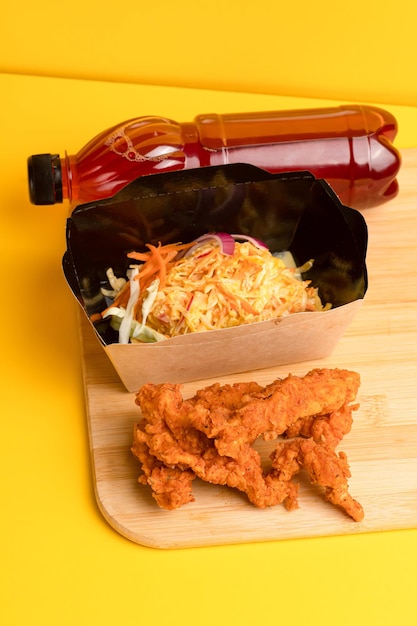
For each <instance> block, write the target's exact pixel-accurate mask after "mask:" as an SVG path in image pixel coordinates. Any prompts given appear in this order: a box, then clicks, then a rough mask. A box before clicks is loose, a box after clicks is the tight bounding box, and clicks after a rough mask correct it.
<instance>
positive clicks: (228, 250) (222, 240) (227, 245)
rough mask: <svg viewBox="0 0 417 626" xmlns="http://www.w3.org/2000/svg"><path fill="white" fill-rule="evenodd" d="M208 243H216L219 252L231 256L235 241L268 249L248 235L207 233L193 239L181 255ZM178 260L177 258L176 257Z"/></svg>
mask: <svg viewBox="0 0 417 626" xmlns="http://www.w3.org/2000/svg"><path fill="white" fill-rule="evenodd" d="M210 241H215V242H217V243H218V245H219V247H220V250H221V252H223V254H227V255H230V256H231V255H232V254H233V253H234V251H235V242H236V241H249V242H250V243H251V244H252V245H254V246H255V247H256V248H258V249H261V250H262V249H263V250H267V249H268V247H267V246H266V245H265V244H264V243H263V242H262V241H260V240H259V239H256V238H255V237H251V236H249V235H229V233H221V232H220V233H207V234H205V235H201V237H197V239H195V245H193V246H192V247H191V248H189V249H188V250H187V251H186V252H185V253H184V254H183V255H181V256H184V257H187V256H189V255H190V254H192V253H193V252H195V250H196V249H197V248H198V247H199V246H201V245H202V244H205V243H208V242H210ZM177 258H179V257H177Z"/></svg>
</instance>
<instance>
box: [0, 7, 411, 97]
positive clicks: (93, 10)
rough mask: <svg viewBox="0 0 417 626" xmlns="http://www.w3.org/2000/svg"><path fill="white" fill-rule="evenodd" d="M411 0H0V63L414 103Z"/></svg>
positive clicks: (32, 69)
mask: <svg viewBox="0 0 417 626" xmlns="http://www.w3.org/2000/svg"><path fill="white" fill-rule="evenodd" d="M416 15H417V9H416V4H415V2H414V1H413V0H396V2H392V3H387V2H381V0H366V1H363V0H350V2H344V3H340V2H336V1H335V0H317V1H316V2H310V1H308V0H299V1H298V2H279V1H277V0H258V1H254V0H251V1H248V0H227V2H226V1H225V0H210V2H204V3H202V2H196V1H195V0H177V1H176V2H173V1H170V0H158V1H156V0H155V1H154V2H143V1H142V2H141V1H138V0H126V1H125V2H119V3H106V2H102V1H101V0H90V1H88V0H85V1H82V0H74V1H73V2H70V3H67V2H52V1H51V0H38V1H37V2H31V1H29V0H22V2H19V3H17V2H15V1H14V0H3V3H2V9H1V29H0V35H1V36H0V41H1V44H0V45H1V46H2V52H1V58H0V71H11V72H17V73H20V72H23V73H29V74H40V75H52V76H66V77H81V78H90V79H91V78H99V79H102V80H111V81H125V82H135V83H142V84H152V85H177V86H186V87H194V88H195V87H197V88H209V89H221V90H227V91H247V92H256V93H271V94H278V95H290V96H301V97H303V96H314V97H318V98H333V99H339V100H340V99H342V100H362V101H366V102H369V101H377V102H388V103H391V104H404V105H412V106H414V105H417V81H416V80H415V67H416V60H417V53H416V46H415V25H416Z"/></svg>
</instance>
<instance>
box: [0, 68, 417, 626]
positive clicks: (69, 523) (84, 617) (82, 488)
mask: <svg viewBox="0 0 417 626" xmlns="http://www.w3.org/2000/svg"><path fill="white" fill-rule="evenodd" d="M0 93H1V94H2V96H1V100H2V107H1V121H0V125H1V133H0V138H1V139H0V141H1V149H0V172H1V173H0V216H1V226H0V233H1V235H0V236H1V246H0V255H1V258H0V261H1V264H0V269H1V277H2V278H1V285H2V293H3V298H2V307H1V308H2V322H3V323H2V330H3V332H2V342H1V347H2V349H1V370H2V371H1V376H0V380H1V385H2V395H1V398H2V401H1V407H2V408H1V454H0V459H1V468H0V477H1V482H2V490H1V504H2V510H1V516H0V520H1V527H0V531H1V533H0V534H1V540H0V541H1V555H0V558H1V577H2V580H1V581H0V622H1V623H2V624H4V625H5V626H34V625H39V626H49V625H51V626H52V625H53V626H56V625H59V626H65V625H71V626H74V624H80V625H84V624H85V625H87V624H94V625H96V626H99V625H100V624H103V625H106V626H107V625H110V624H112V625H113V624H117V625H123V626H138V625H139V624H163V623H165V624H168V623H169V624H174V625H176V624H178V625H180V624H181V625H182V626H191V625H193V626H197V625H198V626H205V625H209V624H210V625H211V624H218V625H226V624H239V625H249V624H262V623H268V622H271V621H272V623H285V624H286V623H288V624H312V625H317V626H327V625H330V624H334V623H336V624H338V626H344V625H348V624H349V625H350V624H356V625H358V624H359V625H362V624H363V625H365V624H366V625H373V624H375V625H376V624H378V626H381V625H385V624H386V625H388V624H398V625H403V624H404V625H405V624H411V623H413V620H414V619H415V614H416V613H415V585H416V573H417V566H416V563H417V530H404V531H395V532H380V533H367V534H362V535H352V536H340V537H332V538H329V537H326V538H318V539H317V538H316V539H302V540H301V539H300V540H287V541H278V542H268V543H253V544H243V545H239V544H238V545H231V546H219V547H209V548H191V549H183V550H158V549H152V548H147V547H143V546H140V545H137V544H135V543H133V542H130V541H129V540H127V539H125V538H124V537H122V536H121V535H119V534H118V533H117V532H116V531H115V530H113V529H112V528H111V527H110V526H109V525H108V524H107V522H106V521H105V520H104V518H103V517H102V515H101V514H100V512H99V510H98V508H97V506H96V502H95V498H94V493H93V481H92V475H91V466H90V458H89V449H88V435H87V430H86V418H85V402H84V392H83V386H82V376H81V371H80V350H79V340H78V321H77V315H76V304H75V302H74V300H73V298H72V296H71V294H70V292H69V289H68V287H67V285H66V283H65V280H64V278H63V275H62V272H61V257H62V254H63V251H64V248H65V220H66V216H67V212H68V206H67V205H66V204H64V205H60V206H53V207H34V206H32V205H31V204H30V203H29V199H28V193H27V175H26V158H27V156H28V155H30V154H33V153H38V152H59V153H61V154H62V153H63V152H64V151H65V150H67V151H68V152H69V153H74V152H76V151H77V150H78V149H79V148H80V147H81V146H82V145H83V144H84V143H86V141H87V140H88V139H90V138H91V137H93V136H94V135H95V134H96V133H97V132H99V131H101V130H103V129H105V128H106V127H107V126H110V125H111V124H114V123H117V122H119V121H123V120H124V119H128V118H130V117H133V116H136V115H146V114H161V115H166V116H169V117H172V118H173V119H177V120H178V121H186V120H191V119H192V117H194V115H195V114H197V113H203V112H209V111H217V112H227V111H243V110H248V111H249V110H265V109H284V108H289V107H293V108H300V107H303V106H324V105H327V104H332V103H330V102H328V101H320V100H308V99H294V98H284V97H279V96H263V95H259V94H257V95H255V94H237V93H227V92H214V91H204V90H192V89H179V88H168V87H165V88H163V87H153V86H152V87H151V86H140V85H133V84H130V85H128V84H111V83H100V82H88V81H82V80H70V79H56V78H39V77H38V78H36V77H30V76H16V75H7V74H3V75H0ZM333 104H338V103H333ZM376 104H377V103H376ZM384 106H385V108H387V109H389V110H391V111H392V112H393V113H394V114H395V115H396V117H397V119H398V121H399V125H400V133H399V136H398V141H397V145H398V146H399V147H400V148H407V147H417V109H416V108H410V107H401V106H392V107H390V106H388V105H384ZM382 375H383V372H381V376H382ZM416 410H417V408H416Z"/></svg>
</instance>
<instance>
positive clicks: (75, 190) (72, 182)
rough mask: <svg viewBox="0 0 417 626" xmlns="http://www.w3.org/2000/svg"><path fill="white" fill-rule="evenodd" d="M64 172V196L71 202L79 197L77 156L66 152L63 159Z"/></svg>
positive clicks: (62, 170)
mask: <svg viewBox="0 0 417 626" xmlns="http://www.w3.org/2000/svg"><path fill="white" fill-rule="evenodd" d="M61 172H62V197H63V199H64V200H69V201H70V202H71V203H72V202H74V201H75V200H77V199H78V195H79V184H78V172H77V160H76V157H75V156H69V155H68V154H67V153H65V158H63V159H61Z"/></svg>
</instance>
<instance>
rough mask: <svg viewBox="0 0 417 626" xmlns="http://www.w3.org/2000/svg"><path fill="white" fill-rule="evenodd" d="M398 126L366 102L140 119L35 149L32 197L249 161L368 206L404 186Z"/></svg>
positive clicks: (86, 196) (106, 192)
mask: <svg viewBox="0 0 417 626" xmlns="http://www.w3.org/2000/svg"><path fill="white" fill-rule="evenodd" d="M396 134H397V122H396V120H395V118H394V117H393V116H392V114H391V113H389V112H388V111H385V110H383V109H380V108H377V107H373V106H367V105H346V106H340V107H332V108H318V109H305V110H297V109H294V110H289V111H273V112H261V113H241V114H225V115H219V114H207V115H198V116H197V117H196V118H195V119H194V121H193V122H186V123H178V122H175V121H173V120H170V119H166V118H162V117H151V116H148V117H139V118H136V119H132V120H128V121H126V122H124V123H122V124H118V125H117V126H114V127H112V128H110V129H107V130H106V131H104V132H102V133H101V134H99V135H97V136H96V137H95V138H94V139H92V140H91V141H89V142H88V143H87V144H86V145H85V146H84V147H83V148H82V149H81V150H80V151H79V152H78V153H77V154H76V155H71V156H68V155H65V157H63V158H61V157H60V156H59V155H57V154H40V155H32V156H31V157H29V159H28V176H29V191H30V198H31V201H32V203H33V204H55V203H57V202H62V201H63V200H66V199H68V200H69V201H70V202H71V204H72V205H73V206H75V205H77V204H81V203H84V202H90V201H94V200H99V199H102V198H107V197H110V196H112V195H114V194H115V193H116V192H117V191H119V190H120V189H122V188H123V187H124V186H125V185H126V184H128V183H129V182H131V181H132V180H134V179H136V178H138V177H140V176H147V175H150V174H156V173H163V172H170V171H174V170H182V169H189V168H197V167H206V166H210V165H223V164H228V163H248V164H251V165H255V166H257V167H259V168H262V169H264V170H266V171H268V172H271V173H280V172H286V171H287V172H288V171H301V170H308V171H310V172H311V173H312V174H313V175H314V176H316V178H324V179H325V180H327V182H328V183H329V184H330V185H331V186H332V188H333V189H334V191H335V192H336V193H337V194H338V196H339V198H340V200H341V201H342V202H343V203H344V204H346V205H348V206H351V207H354V208H358V209H363V208H367V207H371V206H375V205H378V204H381V203H383V202H386V201H387V200H390V199H392V198H394V197H395V196H396V194H397V192H398V182H397V180H396V176H397V173H398V170H399V168H400V164H401V158H400V154H399V152H398V150H397V149H396V148H395V147H394V146H393V144H392V142H393V140H394V138H395V136H396Z"/></svg>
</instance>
